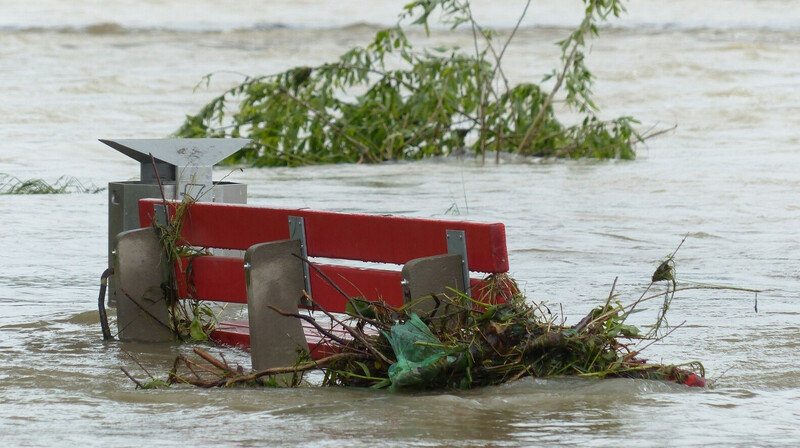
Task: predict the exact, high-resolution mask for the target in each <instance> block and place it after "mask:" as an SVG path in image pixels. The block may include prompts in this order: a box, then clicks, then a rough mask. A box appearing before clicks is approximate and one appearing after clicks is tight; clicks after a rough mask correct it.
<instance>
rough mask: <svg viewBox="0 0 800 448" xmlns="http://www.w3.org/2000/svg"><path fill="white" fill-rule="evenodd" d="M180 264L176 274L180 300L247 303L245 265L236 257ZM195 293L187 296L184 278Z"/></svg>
mask: <svg viewBox="0 0 800 448" xmlns="http://www.w3.org/2000/svg"><path fill="white" fill-rule="evenodd" d="M181 261H182V268H181V270H179V269H176V270H175V278H176V279H177V280H178V294H179V295H180V297H193V298H195V299H201V300H213V301H216V302H230V303H247V288H246V285H245V276H244V261H243V260H242V259H241V258H236V257H220V256H199V257H193V258H189V259H186V258H184V259H183V260H181ZM187 275H189V276H191V277H190V280H191V282H190V283H191V284H192V285H193V286H194V290H193V291H192V292H191V293H189V292H188V291H187V287H186V276H187Z"/></svg>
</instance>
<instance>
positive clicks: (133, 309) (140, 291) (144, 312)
mask: <svg viewBox="0 0 800 448" xmlns="http://www.w3.org/2000/svg"><path fill="white" fill-rule="evenodd" d="M114 250H115V251H116V256H115V257H114V276H115V277H116V280H117V285H118V297H117V326H118V327H119V339H120V340H121V341H140V342H165V341H173V340H174V339H175V337H174V335H173V333H172V330H171V329H170V326H169V313H168V312H167V304H166V298H165V297H164V291H163V290H162V289H161V285H162V284H164V283H166V282H167V281H168V279H169V271H168V266H167V260H166V258H165V257H164V256H163V251H162V248H161V243H160V242H159V239H158V235H157V233H156V230H155V229H153V228H151V227H147V228H142V229H136V230H130V231H127V232H122V233H120V234H118V235H117V236H116V238H115V241H114Z"/></svg>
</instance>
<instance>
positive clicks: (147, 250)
mask: <svg viewBox="0 0 800 448" xmlns="http://www.w3.org/2000/svg"><path fill="white" fill-rule="evenodd" d="M177 205H178V203H177V202H170V203H169V204H168V208H169V214H172V213H175V208H176V206H177ZM164 215H165V212H164V203H163V202H162V201H161V200H157V199H142V200H140V201H139V220H140V225H141V226H142V228H141V229H137V230H132V231H128V232H122V233H120V234H119V235H118V236H117V238H116V243H115V254H116V256H115V263H114V265H115V266H114V267H115V276H116V278H117V282H118V285H119V288H120V290H121V291H122V292H123V293H122V294H121V295H120V296H121V297H119V298H118V303H117V320H118V325H119V331H120V339H122V340H146V341H160V340H172V339H173V338H174V336H173V335H172V333H171V331H170V330H169V329H168V326H167V325H165V324H164V323H165V322H167V321H168V317H167V314H166V306H165V304H164V293H163V287H164V286H165V285H164V283H165V282H166V279H168V278H169V276H168V275H167V274H168V271H167V269H169V268H168V267H167V266H166V263H164V262H163V260H164V254H163V253H162V249H161V245H160V243H159V241H158V236H157V233H156V231H155V230H154V228H153V226H152V222H153V221H154V220H157V219H162V220H163V219H164ZM159 216H161V218H159ZM162 222H163V221H162ZM181 235H182V237H183V239H184V241H185V244H186V245H189V246H192V247H199V248H213V249H233V250H239V251H246V252H245V255H244V259H243V258H242V257H241V256H224V255H203V256H196V257H192V258H191V267H189V266H187V262H186V260H184V262H183V264H184V266H183V272H187V270H188V272H190V275H191V280H190V282H189V283H190V284H191V287H187V282H186V281H185V277H186V276H185V275H180V273H181V271H182V269H180V268H175V269H176V275H175V277H174V278H177V279H180V280H178V281H177V283H178V284H177V285H166V286H169V287H174V288H177V290H178V295H179V297H184V298H186V297H192V298H195V299H200V300H210V301H215V302H228V303H238V304H247V306H248V321H234V322H221V323H220V324H219V325H218V326H217V328H216V330H215V331H214V332H213V333H212V335H211V337H212V339H214V340H216V341H219V342H222V343H225V344H230V345H242V346H245V347H250V349H251V354H252V359H253V368H255V369H265V368H269V367H274V366H279V365H292V363H293V362H294V360H295V358H296V356H297V355H296V350H295V348H296V347H297V346H298V345H300V344H303V345H305V344H308V346H309V349H310V351H311V355H312V357H317V358H318V357H321V356H323V355H325V354H328V353H331V351H332V349H331V348H330V347H325V346H322V345H321V344H319V341H320V337H319V334H318V333H317V332H316V331H315V330H314V329H313V327H308V326H306V327H304V326H303V325H302V323H301V321H300V320H299V319H296V318H292V317H283V316H281V315H279V314H278V313H276V312H275V311H273V310H272V309H270V308H269V305H272V306H274V307H276V308H278V309H281V310H282V311H286V312H297V308H298V307H300V308H303V307H306V308H307V305H306V303H307V302H304V301H303V300H301V299H302V297H303V295H302V291H303V290H305V291H307V292H308V294H309V295H310V296H311V297H312V298H313V300H314V302H316V303H317V304H319V306H321V307H322V308H324V309H326V310H327V311H329V312H333V313H344V312H345V305H346V302H347V300H346V298H345V297H344V296H343V295H342V293H341V292H339V291H337V290H336V289H335V288H334V287H333V286H332V285H331V283H330V281H328V280H326V279H325V278H324V277H323V276H322V275H320V274H319V273H318V272H317V271H316V270H315V269H313V268H311V269H309V264H308V263H305V262H304V261H303V260H304V259H313V260H314V261H313V264H314V266H315V267H317V268H318V269H319V270H320V271H322V272H324V273H325V274H326V276H327V277H328V278H329V279H331V280H333V282H335V283H336V284H337V285H338V286H339V287H340V288H341V289H342V290H344V292H345V293H347V294H348V295H350V296H352V297H363V298H366V299H367V300H379V299H380V300H383V301H385V302H386V303H387V304H388V305H391V306H394V307H400V306H402V305H403V304H404V303H407V302H409V301H411V300H416V299H418V298H420V297H425V296H430V295H431V294H438V293H441V292H445V291H446V290H447V289H448V288H451V287H452V288H456V289H459V290H461V291H464V290H465V289H464V287H463V285H464V284H465V283H466V282H465V279H469V280H468V282H469V284H470V285H471V288H470V290H468V291H467V292H468V293H469V292H471V293H472V294H473V295H474V294H476V293H477V289H476V288H477V286H478V284H479V283H480V281H481V280H480V279H478V278H470V274H469V273H470V272H477V273H482V274H483V275H480V277H481V278H483V277H484V276H485V274H490V273H504V272H507V271H508V269H509V266H508V252H507V249H506V238H505V227H504V225H503V224H501V223H477V222H467V221H455V220H453V221H451V220H435V219H421V218H407V217H397V216H384V215H366V214H345V213H333V212H325V211H314V210H306V209H276V208H267V207H262V206H252V205H238V204H236V205H234V204H220V203H210V202H197V203H194V204H192V205H191V206H190V207H188V209H187V211H186V212H185V215H184V220H183V227H182V233H181ZM356 262H357V263H356ZM392 265H394V266H392ZM398 265H400V266H402V269H398ZM391 267H393V268H394V269H390V268H391ZM155 321H158V322H161V323H160V324H158V322H155Z"/></svg>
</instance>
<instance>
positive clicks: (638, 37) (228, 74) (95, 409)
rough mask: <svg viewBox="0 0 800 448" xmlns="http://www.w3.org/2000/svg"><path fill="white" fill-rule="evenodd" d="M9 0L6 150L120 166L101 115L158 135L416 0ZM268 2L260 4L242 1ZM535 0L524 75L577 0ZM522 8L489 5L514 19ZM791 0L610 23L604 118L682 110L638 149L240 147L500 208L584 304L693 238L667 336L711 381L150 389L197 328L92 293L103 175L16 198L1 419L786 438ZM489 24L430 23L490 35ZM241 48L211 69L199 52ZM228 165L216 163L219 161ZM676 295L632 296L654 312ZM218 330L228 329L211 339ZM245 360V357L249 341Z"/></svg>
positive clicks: (274, 191) (551, 440)
mask: <svg viewBox="0 0 800 448" xmlns="http://www.w3.org/2000/svg"><path fill="white" fill-rule="evenodd" d="M30 3H31V2H28V1H21V0H19V1H18V0H8V1H4V2H3V3H2V4H0V92H2V101H0V117H2V118H0V173H2V174H7V175H13V176H16V177H18V178H21V179H30V178H43V179H46V180H48V181H51V182H52V181H55V180H56V179H58V178H59V177H60V176H62V175H69V176H75V177H77V178H78V179H80V180H81V181H82V182H84V183H85V184H87V185H89V184H94V185H98V186H105V185H106V184H107V183H108V182H111V181H120V180H129V179H133V178H136V177H137V176H138V166H137V165H136V163H135V162H133V161H132V160H129V159H127V158H125V157H124V156H122V155H121V154H118V153H116V152H114V151H112V150H110V149H109V148H107V147H105V146H104V145H102V144H101V143H99V142H98V141H97V139H98V138H137V137H141V138H156V137H164V136H166V135H168V134H169V133H171V132H172V131H173V130H174V129H175V128H176V127H177V126H178V125H179V124H180V122H181V120H182V117H183V116H184V115H185V114H187V113H192V112H194V111H196V110H197V109H198V108H199V107H200V106H201V105H202V104H203V103H204V102H205V101H207V100H208V99H210V98H212V97H213V96H215V95H217V94H219V93H220V92H221V91H222V90H223V89H224V88H226V87H228V86H231V85H233V84H234V83H236V82H238V81H240V80H241V77H240V75H238V74H236V73H246V74H251V75H258V74H266V73H274V72H277V71H280V70H283V69H286V68H288V67H291V66H294V65H297V64H316V63H320V62H322V61H325V60H329V59H331V58H332V57H333V55H335V54H338V53H339V52H341V51H342V50H343V49H346V48H348V47H350V46H351V45H355V44H362V43H365V42H367V41H368V40H369V38H370V36H371V35H372V34H373V33H374V32H375V31H376V29H377V26H378V25H386V24H390V23H392V21H393V17H394V14H395V8H396V5H395V4H394V2H389V1H378V2H369V4H370V6H366V7H365V6H363V3H361V2H333V1H321V2H307V1H306V2H296V3H292V4H291V5H290V3H289V2H276V1H266V2H258V4H255V2H253V4H249V3H248V4H246V5H243V4H241V3H240V2H232V1H222V2H217V1H210V0H202V1H199V2H186V1H184V0H175V1H169V2H167V1H154V0H151V1H144V2H131V1H127V0H125V1H120V2H117V4H116V5H115V7H114V8H113V9H112V8H110V7H109V6H107V5H106V4H105V2H98V1H95V2H83V3H80V4H78V3H76V2H62V1H58V2H57V1H51V0H45V1H42V2H36V6H35V7H34V6H31V5H30ZM245 3H247V2H245ZM539 3H543V2H534V6H533V10H532V14H531V18H530V19H529V21H527V22H526V23H525V26H524V27H523V29H521V30H520V32H519V34H518V36H517V38H516V40H515V41H514V43H513V44H512V45H511V47H509V53H508V56H507V60H506V64H507V66H506V67H507V70H506V71H507V73H508V75H509V77H511V78H512V79H513V80H516V81H522V80H526V79H531V80H534V81H538V80H539V79H540V77H541V75H542V74H543V73H546V72H548V71H549V70H550V69H551V68H552V67H553V65H554V63H555V62H556V61H557V57H558V55H557V53H556V52H555V47H554V46H553V45H551V42H554V41H555V40H557V39H559V38H560V37H561V36H563V35H564V33H565V32H566V28H564V26H568V25H570V24H571V23H573V22H574V21H573V20H570V19H569V18H574V17H577V16H576V15H575V14H576V11H577V12H578V13H579V10H580V5H579V4H578V3H576V2H572V3H569V2H568V3H566V4H564V3H563V2H548V3H547V4H539ZM522 6H523V4H521V3H519V2H514V1H511V0H503V1H500V2H477V7H478V9H479V11H482V13H483V14H485V17H486V22H487V23H490V24H492V25H495V26H499V27H501V28H503V27H505V28H508V27H511V26H513V23H514V19H515V18H516V14H517V12H518V11H520V10H521V9H522ZM798 8H799V7H798V3H797V2H793V1H791V0H771V1H755V0H736V1H721V0H720V1H709V2H690V1H688V0H678V1H674V2H666V3H665V2H657V1H638V2H632V3H630V4H629V9H630V11H629V14H628V15H627V16H626V17H624V18H623V19H620V20H617V21H615V22H614V23H613V25H614V26H613V27H612V28H611V29H607V30H605V31H603V33H602V37H601V39H600V40H598V41H596V42H594V44H593V45H592V51H591V55H590V60H589V65H590V67H591V68H592V69H593V71H594V73H595V75H597V76H598V82H597V85H596V86H595V91H596V95H597V100H598V103H599V105H600V106H601V108H602V109H603V116H604V117H612V116H616V115H620V114H630V115H634V116H636V117H637V118H639V119H640V120H641V121H642V128H643V129H646V128H649V127H651V126H654V127H656V128H669V127H672V126H674V125H677V128H676V129H675V130H674V131H671V132H669V133H667V134H666V135H664V136H662V137H660V138H658V139H655V140H652V141H650V142H649V143H648V144H647V145H644V146H641V147H640V148H639V157H638V159H637V160H636V161H633V162H617V161H608V162H592V161H577V162H575V161H573V162H567V161H559V162H544V163H542V162H540V161H533V160H517V159H513V158H508V157H504V158H502V159H501V163H500V164H499V165H495V164H494V160H493V158H491V160H487V162H486V163H485V164H480V163H477V162H476V161H475V160H474V159H472V158H466V159H459V158H455V157H454V158H448V159H440V160H430V161H425V162H420V163H390V164H385V165H380V166H357V165H352V166H350V165H348V166H326V167H308V168H296V169H284V168H280V169H246V170H245V171H244V172H243V173H238V172H237V173H233V174H232V175H231V177H230V180H233V181H237V182H244V183H247V184H248V188H249V193H250V199H249V200H250V202H251V203H256V204H267V205H275V206H281V207H313V208H321V209H327V210H338V211H357V212H374V213H392V214H398V215H404V216H419V217H445V216H449V217H452V215H457V216H456V217H459V218H464V219H470V220H481V221H502V222H504V223H505V224H506V234H507V238H508V244H509V250H510V261H511V266H512V274H513V275H514V276H515V277H516V278H517V279H518V280H519V281H520V282H521V283H522V285H523V286H524V288H525V289H526V291H527V293H528V295H529V297H531V298H532V299H534V300H543V301H547V303H548V304H549V306H550V307H551V308H552V309H553V310H554V311H557V312H559V313H560V312H562V310H563V313H564V315H565V316H566V317H567V319H568V320H567V322H576V321H577V320H578V319H580V317H582V316H583V315H584V314H585V313H586V312H588V310H589V309H591V308H592V307H594V306H596V305H597V304H598V303H599V301H600V300H603V299H604V298H605V297H607V295H608V292H609V290H610V288H611V285H612V283H613V282H614V279H615V278H618V280H617V292H618V293H619V294H620V299H621V300H622V301H623V302H627V301H633V300H635V298H637V297H638V296H639V294H641V292H642V290H643V288H644V286H646V284H647V281H648V279H649V278H650V275H651V274H652V272H653V270H654V268H655V267H656V266H657V264H658V262H659V260H661V259H662V258H663V257H665V256H666V255H668V254H670V253H671V252H672V251H673V250H675V248H676V247H677V246H678V244H679V243H680V242H681V240H682V239H683V238H684V237H685V236H688V237H687V239H686V242H685V243H684V244H683V246H682V247H681V249H680V251H679V252H678V256H677V260H676V261H677V271H678V277H679V280H681V281H683V283H684V284H685V285H690V284H692V283H702V284H717V285H720V284H721V285H734V286H741V287H748V288H756V289H761V290H763V292H761V293H760V294H759V295H758V303H757V304H758V312H755V309H754V308H755V297H754V295H753V294H751V293H745V292H734V291H719V290H718V291H714V290H695V291H686V292H685V293H682V294H680V295H679V297H677V298H676V299H675V301H674V302H673V305H672V309H671V314H670V315H669V319H670V323H672V324H673V325H677V324H680V323H683V326H682V327H681V328H679V329H678V330H677V331H675V332H674V333H673V334H671V335H670V337H669V338H667V339H666V340H665V341H663V342H660V343H657V344H655V345H653V346H651V347H649V348H648V349H647V352H646V353H649V356H650V359H651V360H653V361H656V362H669V363H677V362H685V361H694V360H699V361H702V362H703V363H704V365H705V367H706V369H707V372H708V376H709V377H710V378H717V377H719V379H718V380H717V381H716V386H715V387H714V388H711V389H705V390H698V389H688V388H685V387H681V386H675V385H671V384H663V383H657V382H648V381H632V380H608V381H590V380H582V379H553V380H530V379H529V380H524V381H520V382H518V383H515V384H511V385H506V386H501V387H492V388H486V389H481V390H476V391H469V392H459V393H436V394H407V393H396V394H390V393H384V392H368V391H357V390H319V389H314V388H309V389H300V390H210V391H205V390H193V389H181V388H176V389H172V390H166V391H141V390H135V389H134V385H133V383H132V382H131V381H130V380H129V379H128V378H126V377H125V376H124V375H123V374H122V372H121V371H120V368H121V367H123V368H125V369H127V370H129V371H131V372H135V374H136V375H138V376H140V377H143V376H144V373H143V372H142V370H141V368H140V367H139V366H137V364H136V363H135V362H134V361H133V360H132V359H131V357H130V356H129V355H128V354H129V353H130V354H134V355H135V357H136V359H137V360H138V362H139V363H141V364H142V366H144V367H145V368H146V369H148V370H149V371H150V372H152V373H153V374H154V375H159V376H164V375H165V374H166V372H167V371H168V370H169V368H170V367H171V365H172V360H173V359H174V357H175V356H176V354H178V353H182V352H186V351H188V350H190V348H189V347H181V346H172V345H166V346H162V345H139V344H123V343H119V342H110V343H104V342H103V341H102V339H101V334H100V328H99V323H98V320H99V319H98V317H97V311H96V300H97V289H98V286H99V276H100V273H101V272H102V271H103V269H104V268H105V263H106V244H107V198H106V195H105V193H100V194H70V195H49V196H9V195H0V248H2V250H3V252H2V254H3V256H2V257H0V436H2V440H3V442H4V443H5V444H6V445H8V446H24V445H27V446H55V445H62V446H67V445H70V446H71V445H78V444H81V445H90V446H145V445H151V446H185V445H211V444H217V445H221V446H309V447H310V446H355V445H357V444H362V445H365V446H559V445H560V446H578V445H583V446H620V445H631V446H667V445H669V446H701V445H703V446H706V445H712V446H713V445H716V446H790V445H794V444H796V440H797V438H798V437H800V430H798V429H797V424H796V422H797V421H798V419H799V418H800V404H798V403H800V372H799V371H798V364H799V363H800V355H799V354H798V353H800V351H799V350H798V348H800V306H798V298H799V297H798V296H799V293H798V291H800V288H798V285H799V284H800V261H798V260H800V257H798V254H800V231H798V230H797V223H798V222H800V201H799V200H800V194H799V192H800V170H798V167H800V151H799V148H798V146H799V144H800V142H799V141H798V129H800V118H798V117H800V105H798V101H797V98H800V71H798V68H797V63H796V55H797V54H800V34H798V33H800V28H798V26H797V24H796V19H797V17H800V11H798ZM470 39H471V38H470V35H468V34H457V35H455V36H452V35H447V34H443V33H441V32H436V33H435V36H434V41H435V42H439V43H441V42H458V43H461V44H462V45H463V46H465V47H468V46H469V45H470V44H471V40H470ZM210 72H221V73H219V74H218V75H217V76H216V77H215V78H214V81H213V82H212V83H211V86H210V88H201V89H199V90H197V91H194V87H195V85H196V84H197V83H198V82H199V81H200V80H201V78H202V76H203V75H205V74H207V73H210ZM226 174H228V171H227V170H226V169H222V168H221V169H218V170H217V174H216V176H217V178H220V177H222V176H225V175H226ZM655 312H656V309H655V305H651V306H650V308H647V309H646V310H645V312H643V313H640V314H639V315H636V316H635V317H634V318H635V320H636V322H634V323H637V324H640V325H645V324H647V323H650V322H651V320H652V319H653V318H654V316H655ZM215 350H216V349H215ZM225 356H226V357H227V358H228V359H233V360H235V361H237V362H240V363H242V364H244V365H245V366H248V365H249V359H248V355H247V354H246V353H241V352H236V351H233V350H229V349H225Z"/></svg>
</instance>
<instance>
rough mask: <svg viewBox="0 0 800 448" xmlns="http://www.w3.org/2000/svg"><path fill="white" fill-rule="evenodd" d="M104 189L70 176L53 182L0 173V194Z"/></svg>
mask: <svg viewBox="0 0 800 448" xmlns="http://www.w3.org/2000/svg"><path fill="white" fill-rule="evenodd" d="M103 190H105V188H102V187H98V186H96V185H94V184H89V185H84V184H83V183H82V182H81V181H79V180H78V179H77V178H75V177H72V176H61V177H59V178H58V180H56V181H55V182H54V183H52V184H51V183H48V182H47V181H45V180H43V179H28V180H21V179H19V178H17V177H15V176H11V175H9V174H2V173H0V194H69V193H90V194H95V193H99V192H101V191H103Z"/></svg>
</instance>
